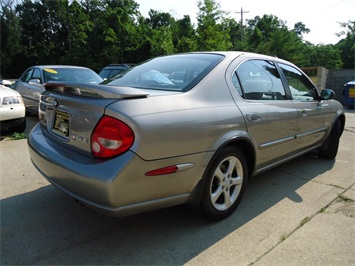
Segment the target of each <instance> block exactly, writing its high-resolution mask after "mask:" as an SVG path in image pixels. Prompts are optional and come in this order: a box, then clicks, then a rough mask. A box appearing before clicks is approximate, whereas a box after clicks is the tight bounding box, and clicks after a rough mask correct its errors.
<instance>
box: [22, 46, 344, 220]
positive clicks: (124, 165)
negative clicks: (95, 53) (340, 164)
mask: <svg viewBox="0 0 355 266" xmlns="http://www.w3.org/2000/svg"><path fill="white" fill-rule="evenodd" d="M46 89H47V90H46V91H45V92H44V93H43V94H42V95H41V101H40V105H39V121H40V122H39V123H38V124H37V125H36V126H35V128H34V129H33V130H32V132H31V134H30V136H29V139H28V144H29V150H30V155H31V159H32V161H33V163H34V165H35V166H36V168H37V169H38V170H39V171H40V172H41V174H43V176H44V177H45V178H46V179H47V180H49V182H51V183H52V184H53V185H54V186H56V187H57V188H59V189H60V190H62V191H64V192H65V193H67V194H69V195H70V196H72V197H74V198H75V199H77V200H78V201H80V202H82V203H83V204H85V205H88V206H91V207H93V208H95V209H97V210H100V211H102V212H104V213H107V214H111V215H114V216H122V215H128V214H134V213H138V212H143V211H148V210H153V209H158V208H163V207H168V206H173V205H178V204H185V203H191V204H193V205H195V206H196V205H198V206H199V207H201V209H202V210H203V212H204V213H205V214H206V216H207V217H209V218H211V219H214V220H219V219H223V218H225V217H227V216H228V215H230V214H231V213H232V212H233V210H234V209H235V208H236V207H237V205H238V204H239V202H240V200H241V198H242V195H243V191H244V189H245V186H246V183H247V181H248V178H250V177H252V176H254V175H256V174H258V173H261V172H263V171H265V170H268V169H270V168H271V167H274V166H276V165H279V164H281V163H283V162H285V161H288V160H290V159H292V158H295V157H296V156H300V155H302V154H305V153H307V152H310V151H313V150H317V151H318V154H319V156H321V157H325V158H329V159H334V158H335V157H336V154H337V150H338V144H339V138H340V136H341V134H342V131H343V128H344V124H345V115H344V110H343V107H342V106H341V104H340V103H339V102H337V101H335V100H334V99H333V98H334V93H333V91H331V90H327V89H324V90H322V91H319V90H318V89H317V88H316V87H315V85H314V84H313V83H312V82H311V80H310V79H309V78H308V77H307V76H306V75H305V74H304V73H303V72H302V71H301V70H300V69H299V68H297V67H296V66H295V65H293V64H291V63H289V62H287V61H284V60H281V59H278V58H274V57H269V56H264V55H259V54H252V53H245V52H208V53H207V52H206V53H202V52H201V53H187V54H177V55H171V56H164V57H158V58H155V59H152V60H149V61H147V62H145V63H143V64H141V65H138V66H135V67H133V68H130V69H128V70H127V71H125V72H123V73H121V74H120V75H119V76H116V77H115V78H114V79H111V80H107V81H106V82H104V84H101V85H79V84H64V83H63V84H48V85H47V87H46Z"/></svg>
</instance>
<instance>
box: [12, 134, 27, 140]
mask: <svg viewBox="0 0 355 266" xmlns="http://www.w3.org/2000/svg"><path fill="white" fill-rule="evenodd" d="M11 138H12V139H13V140H19V139H25V138H26V135H25V133H18V132H14V133H13V134H12V136H11Z"/></svg>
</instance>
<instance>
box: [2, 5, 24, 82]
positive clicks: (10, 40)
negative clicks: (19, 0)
mask: <svg viewBox="0 0 355 266" xmlns="http://www.w3.org/2000/svg"><path fill="white" fill-rule="evenodd" d="M15 6H16V1H15V0H3V1H1V6H0V8H1V10H0V14H1V18H0V31H1V39H0V47H1V48H0V58H1V67H0V78H3V77H5V78H15V77H17V76H18V75H20V74H19V73H18V72H17V66H18V62H17V60H16V59H17V58H20V56H19V55H20V53H19V51H21V45H20V38H21V30H20V28H19V19H18V17H17V16H16V13H15Z"/></svg>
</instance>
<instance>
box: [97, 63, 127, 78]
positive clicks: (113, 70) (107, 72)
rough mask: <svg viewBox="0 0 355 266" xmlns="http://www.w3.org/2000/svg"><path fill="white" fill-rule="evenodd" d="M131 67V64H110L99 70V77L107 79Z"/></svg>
mask: <svg viewBox="0 0 355 266" xmlns="http://www.w3.org/2000/svg"><path fill="white" fill-rule="evenodd" d="M131 66H132V65H131V64H110V65H108V66H105V67H104V68H103V69H101V71H100V72H99V76H100V77H101V78H103V79H109V78H112V77H113V76H115V75H117V74H119V73H121V72H122V71H124V70H126V69H128V68H130V67H131Z"/></svg>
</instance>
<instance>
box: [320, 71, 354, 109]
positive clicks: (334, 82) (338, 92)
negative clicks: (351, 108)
mask: <svg viewBox="0 0 355 266" xmlns="http://www.w3.org/2000/svg"><path fill="white" fill-rule="evenodd" d="M326 80H327V81H326V86H325V88H327V89H332V90H333V91H334V92H335V99H336V100H338V101H339V102H341V103H342V104H344V96H343V91H344V88H345V87H344V84H346V83H348V82H349V81H353V80H355V69H334V70H329V72H328V76H327V79H326Z"/></svg>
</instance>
